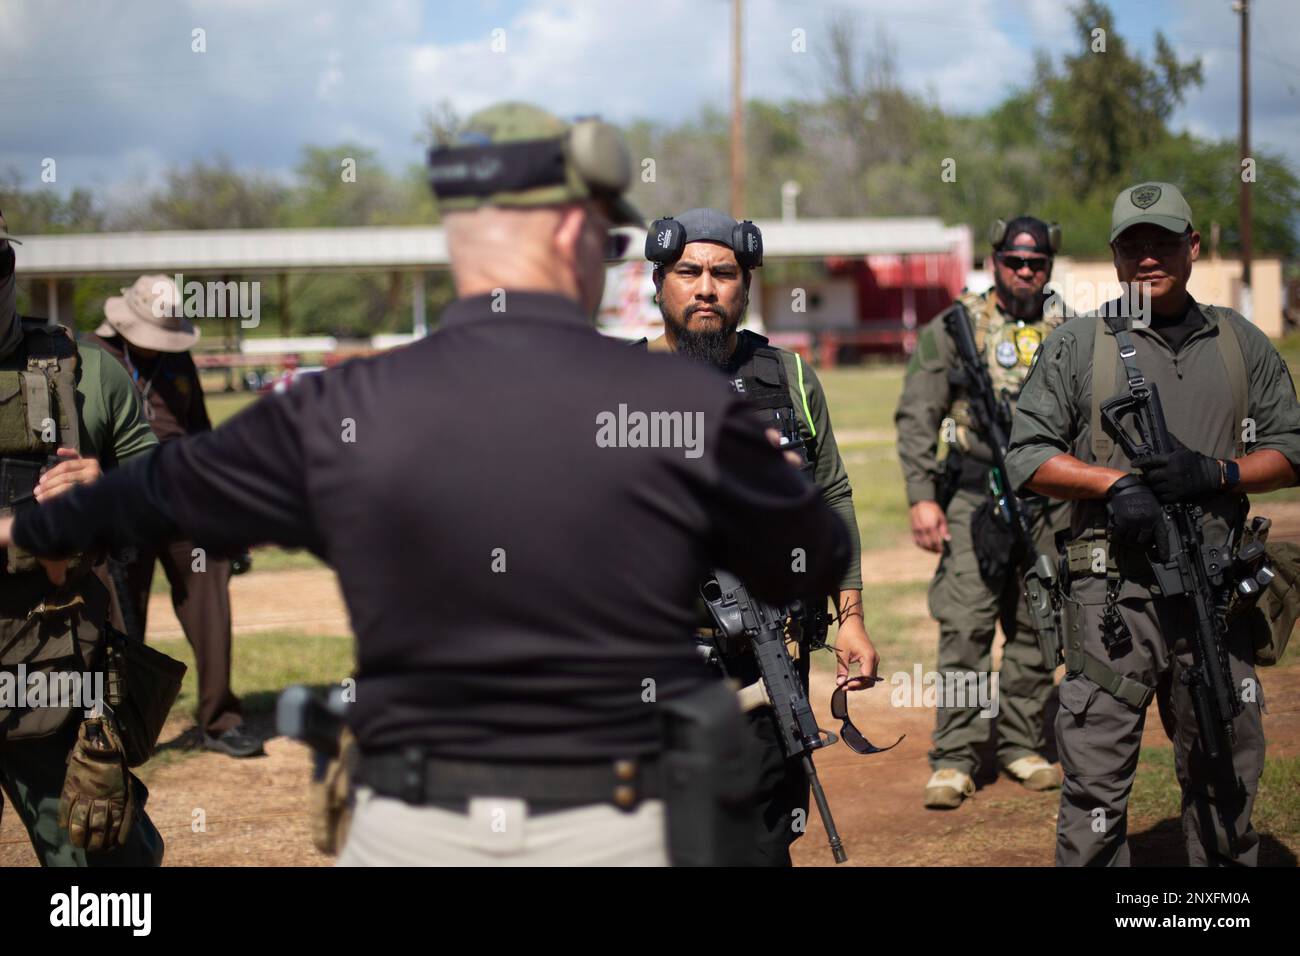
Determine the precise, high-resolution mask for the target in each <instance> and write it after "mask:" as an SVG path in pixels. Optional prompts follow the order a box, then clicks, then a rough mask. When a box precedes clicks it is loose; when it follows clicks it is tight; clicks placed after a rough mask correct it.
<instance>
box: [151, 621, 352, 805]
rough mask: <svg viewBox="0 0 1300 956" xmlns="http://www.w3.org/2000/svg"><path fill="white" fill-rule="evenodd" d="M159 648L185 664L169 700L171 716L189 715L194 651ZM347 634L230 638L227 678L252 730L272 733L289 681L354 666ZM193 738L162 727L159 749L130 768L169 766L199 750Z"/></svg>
mask: <svg viewBox="0 0 1300 956" xmlns="http://www.w3.org/2000/svg"><path fill="white" fill-rule="evenodd" d="M153 646H154V647H155V648H156V649H157V650H160V651H162V652H163V653H164V654H167V655H169V656H170V657H174V658H176V659H177V660H179V661H182V662H183V663H184V664H185V665H186V668H187V670H186V671H185V679H184V681H183V682H182V683H181V692H180V695H179V696H178V697H177V698H176V703H175V704H174V705H172V716H173V717H177V716H180V717H182V718H184V719H186V720H187V721H188V720H191V719H192V718H193V716H194V712H195V709H196V708H197V706H198V673H197V671H196V670H195V667H194V654H193V652H192V651H191V650H190V646H189V644H188V643H186V642H185V641H183V640H181V641H159V642H157V643H155V644H154V645H153ZM355 667H356V665H355V656H354V650H353V641H352V638H351V637H323V636H317V635H303V634H294V633H283V632H277V631H271V632H267V633H265V634H256V635H249V636H246V637H238V638H236V639H235V647H234V655H233V659H232V661H231V674H230V683H231V687H232V689H233V690H234V692H235V693H236V694H237V695H239V697H240V698H241V699H242V703H243V713H244V717H245V718H246V720H247V721H248V723H249V724H250V725H251V727H252V729H253V730H254V731H255V732H258V733H261V734H262V735H263V736H270V735H271V734H272V733H273V729H272V723H271V716H270V715H271V714H273V713H274V712H275V702H276V699H277V698H278V697H279V695H280V692H281V691H282V690H284V689H285V688H286V687H288V686H289V685H290V684H307V685H309V686H312V687H317V688H324V687H327V686H332V685H335V684H338V683H339V682H340V681H342V680H343V679H344V678H345V677H348V676H350V675H351V674H352V673H353V672H354V670H355ZM197 743H198V741H197V739H196V737H195V736H194V735H193V734H192V733H191V734H183V735H182V736H180V737H177V738H175V739H171V737H170V735H169V733H168V732H167V731H164V732H163V739H162V740H161V741H160V745H161V747H162V749H160V750H159V751H158V752H157V753H156V754H155V755H154V756H153V757H152V758H151V759H150V760H149V761H148V763H146V764H144V765H143V766H142V767H140V768H139V769H138V770H137V771H136V773H137V774H138V775H139V776H140V778H141V779H142V780H144V782H145V783H148V782H149V780H150V779H151V778H152V776H153V775H154V774H155V773H157V772H158V771H159V770H161V769H162V768H164V767H168V766H172V765H174V764H176V763H179V762H181V761H183V760H186V759H188V758H189V757H192V756H194V755H195V754H198V753H201V752H202V751H201V750H199V749H197Z"/></svg>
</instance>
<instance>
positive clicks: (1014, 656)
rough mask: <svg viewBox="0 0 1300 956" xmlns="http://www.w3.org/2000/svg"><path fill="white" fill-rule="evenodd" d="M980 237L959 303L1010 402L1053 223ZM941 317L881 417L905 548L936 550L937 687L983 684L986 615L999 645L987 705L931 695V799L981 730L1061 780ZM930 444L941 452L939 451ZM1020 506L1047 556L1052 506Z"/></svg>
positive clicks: (1015, 761) (987, 449) (1002, 534)
mask: <svg viewBox="0 0 1300 956" xmlns="http://www.w3.org/2000/svg"><path fill="white" fill-rule="evenodd" d="M990 240H991V245H992V249H991V255H990V256H989V258H988V263H989V268H990V270H991V271H992V273H993V288H991V289H990V290H988V291H987V292H985V293H983V294H981V295H975V294H972V293H964V294H963V295H962V297H961V303H962V304H963V305H965V307H966V312H967V314H968V315H969V316H970V321H971V323H972V324H973V326H974V328H973V329H972V333H973V336H974V340H975V347H976V351H977V352H978V353H980V354H981V355H982V356H983V358H984V360H985V361H986V362H987V364H988V369H989V376H990V378H991V380H992V382H993V386H994V390H995V393H996V397H997V398H998V399H1001V398H1002V397H1004V396H1005V397H1006V398H1007V399H1008V400H1009V401H1010V402H1011V403H1013V405H1014V402H1015V399H1016V396H1017V394H1018V393H1019V392H1020V387H1021V384H1022V383H1023V382H1024V380H1025V376H1026V375H1028V374H1029V369H1030V366H1031V365H1032V364H1033V361H1034V357H1035V355H1036V354H1037V352H1038V349H1039V346H1040V345H1041V343H1042V341H1043V339H1044V337H1045V336H1046V335H1047V334H1048V332H1050V331H1051V329H1053V328H1055V327H1056V325H1058V324H1059V323H1060V321H1061V320H1060V318H1059V316H1058V315H1054V314H1053V315H1049V314H1046V305H1047V301H1048V295H1047V292H1046V286H1047V281H1048V279H1049V278H1051V274H1052V262H1053V259H1054V257H1055V255H1056V251H1057V247H1058V246H1059V244H1060V229H1059V228H1058V227H1056V226H1055V225H1050V226H1049V225H1048V224H1047V223H1045V222H1043V221H1042V220H1041V219H1035V218H1034V217H1032V216H1020V217H1018V218H1016V219H1012V220H1011V221H1010V222H1007V221H1005V220H1001V219H1000V220H998V221H997V222H996V223H994V225H993V228H992V230H991V231H990ZM1054 311H1055V310H1054ZM945 317H946V312H945V313H943V314H940V315H939V316H938V317H937V318H936V319H934V320H933V321H931V322H930V323H929V324H927V325H926V326H925V327H924V328H923V329H922V330H921V332H920V334H919V335H918V337H917V344H916V350H915V351H914V352H913V353H912V358H911V361H910V362H909V363H908V367H907V377H906V379H905V381H904V385H903V393H902V396H901V397H900V398H899V401H898V409H897V411H896V413H895V416H894V420H895V423H896V425H897V428H898V457H899V461H900V462H901V463H902V466H903V477H904V479H905V481H906V487H907V500H908V504H909V506H910V508H911V522H912V538H913V540H914V541H915V543H916V545H917V547H919V548H922V549H924V550H926V551H932V552H934V553H936V554H939V555H941V557H940V559H939V566H938V569H937V570H936V571H935V575H934V579H933V580H932V581H931V583H930V613H931V614H932V615H934V617H935V619H936V620H937V621H938V622H939V660H938V670H939V673H940V674H943V675H945V682H944V686H945V687H947V686H951V685H952V682H953V681H958V680H963V679H964V680H967V681H969V680H970V678H967V677H965V676H964V675H974V678H975V682H976V683H975V686H978V680H979V678H980V677H981V676H983V677H984V678H985V679H986V681H987V683H986V684H985V686H986V687H990V688H992V687H993V686H994V685H993V683H992V677H991V672H992V667H993V664H992V650H993V636H994V631H995V629H996V627H997V625H998V624H999V623H1000V624H1001V625H1002V631H1003V633H1004V634H1005V635H1006V643H1005V645H1004V647H1003V651H1002V666H1001V670H1000V671H999V673H998V681H997V684H996V693H997V695H998V707H997V709H996V711H992V710H991V708H990V706H989V703H990V702H989V701H988V700H980V699H978V695H977V694H975V693H971V694H965V693H963V694H962V695H960V696H958V695H954V696H953V697H952V698H951V699H947V698H941V699H940V700H939V701H938V708H937V715H936V720H935V730H934V747H933V749H932V750H931V751H930V754H929V758H930V767H931V770H932V774H931V776H930V779H929V781H928V782H927V783H926V786H925V797H924V801H925V805H926V806H927V807H929V808H931V809H936V810H939V809H953V808H956V807H958V806H960V805H961V803H962V801H963V800H964V799H965V798H966V797H968V796H970V795H972V794H973V793H974V792H975V781H974V778H975V773H976V771H977V770H978V767H979V750H980V748H981V746H982V745H983V744H984V743H985V742H986V741H987V740H988V739H989V738H990V736H991V735H992V734H993V733H995V732H996V735H997V759H998V763H999V764H1000V765H1001V767H1002V769H1003V770H1005V771H1006V772H1007V773H1008V774H1009V775H1010V776H1011V777H1013V778H1014V779H1016V780H1017V781H1019V782H1020V783H1021V784H1022V785H1023V786H1025V787H1028V788H1029V789H1030V790H1050V789H1052V788H1053V787H1057V786H1059V785H1060V779H1061V778H1060V772H1059V771H1058V770H1057V769H1056V767H1054V766H1053V765H1052V764H1051V763H1049V762H1048V760H1047V758H1046V756H1045V752H1046V745H1047V741H1046V736H1045V720H1044V712H1045V711H1046V708H1047V702H1048V698H1049V697H1050V696H1051V692H1052V684H1053V682H1052V672H1051V670H1049V669H1048V668H1047V666H1046V664H1045V663H1044V662H1043V655H1042V652H1041V651H1040V649H1039V644H1038V640H1037V636H1036V633H1035V631H1034V627H1033V621H1032V619H1031V618H1030V616H1029V611H1028V608H1027V606H1026V605H1025V602H1024V601H1023V600H1022V596H1021V583H1020V574H1019V571H1020V562H1021V561H1022V560H1023V558H1024V556H1023V555H1020V554H1019V553H1018V552H1017V550H1016V548H1015V540H1014V536H1013V534H1012V532H1011V531H1010V529H1008V528H1005V527H1004V526H1003V525H1001V524H1000V519H998V518H997V517H995V516H994V511H993V497H992V495H991V494H990V490H989V472H990V466H991V465H992V463H993V460H994V456H993V450H992V447H991V445H990V441H991V439H990V437H989V436H988V435H987V434H984V433H983V430H982V429H981V428H980V427H979V426H978V424H977V421H976V417H975V416H974V415H973V414H972V411H971V402H970V399H969V396H968V395H967V394H966V392H965V390H964V388H963V387H962V386H961V385H958V384H954V381H953V379H954V377H955V375H954V373H956V372H958V370H959V369H960V367H961V361H960V359H959V356H958V353H957V348H956V345H955V343H954V340H953V338H952V336H951V335H950V334H949V333H948V331H947V328H946V326H945ZM941 442H942V443H944V444H946V447H947V452H948V454H947V457H946V459H945V460H944V461H943V462H942V463H941V462H940V456H939V448H940V443H941ZM1025 509H1026V512H1027V515H1028V517H1029V519H1030V530H1031V532H1032V533H1033V535H1034V539H1035V547H1036V548H1037V549H1038V550H1039V552H1040V553H1044V554H1048V555H1052V554H1054V553H1055V551H1054V546H1053V536H1054V532H1055V530H1056V529H1057V528H1059V527H1061V526H1062V525H1063V523H1064V520H1065V516H1064V509H1063V508H1062V507H1060V506H1055V507H1053V506H1050V505H1049V503H1048V502H1047V501H1046V500H1045V499H1038V500H1037V501H1035V502H1026V503H1025ZM948 675H952V678H951V681H950V680H949V679H948ZM990 693H991V692H990ZM994 715H996V725H994V719H993V718H994Z"/></svg>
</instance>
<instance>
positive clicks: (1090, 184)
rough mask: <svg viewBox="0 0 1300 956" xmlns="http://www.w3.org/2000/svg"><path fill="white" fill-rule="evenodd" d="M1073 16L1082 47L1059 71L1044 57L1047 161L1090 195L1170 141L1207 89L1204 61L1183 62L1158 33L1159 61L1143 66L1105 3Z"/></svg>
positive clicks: (1088, 2) (1041, 80)
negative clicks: (1198, 91) (1172, 124)
mask: <svg viewBox="0 0 1300 956" xmlns="http://www.w3.org/2000/svg"><path fill="white" fill-rule="evenodd" d="M1072 13H1073V16H1074V27H1075V31H1076V35H1077V38H1078V40H1079V42H1080V43H1081V45H1082V49H1081V50H1080V52H1078V53H1075V54H1074V55H1072V56H1067V57H1066V58H1065V62H1064V65H1063V66H1062V68H1061V69H1060V70H1059V71H1058V70H1056V69H1055V68H1053V67H1052V66H1051V61H1050V60H1048V59H1046V58H1042V57H1040V58H1039V61H1038V78H1037V82H1038V85H1039V86H1041V87H1042V88H1043V90H1044V91H1045V93H1046V96H1047V100H1048V105H1047V110H1046V115H1045V122H1044V126H1045V129H1044V132H1045V133H1046V136H1045V145H1046V146H1047V155H1049V156H1051V157H1053V159H1054V162H1055V164H1056V165H1057V166H1058V168H1059V172H1060V173H1061V174H1062V175H1063V176H1065V177H1068V180H1069V182H1070V183H1071V186H1072V188H1074V189H1077V190H1078V191H1080V192H1082V193H1084V194H1090V193H1092V192H1094V191H1097V190H1102V189H1106V188H1110V187H1112V186H1115V185H1116V184H1117V183H1118V181H1119V180H1120V179H1121V178H1123V176H1124V174H1125V173H1126V172H1127V171H1128V170H1129V169H1130V168H1131V165H1132V162H1133V160H1134V158H1135V157H1136V156H1137V155H1138V154H1139V153H1141V152H1142V151H1144V150H1147V149H1150V148H1151V147H1153V146H1156V145H1158V144H1159V143H1161V142H1162V141H1163V140H1164V138H1165V137H1166V136H1167V135H1168V134H1167V127H1166V122H1167V121H1168V119H1169V116H1170V115H1171V114H1172V113H1173V111H1174V109H1175V108H1176V107H1177V106H1178V104H1179V103H1181V102H1182V100H1183V97H1184V95H1185V94H1186V91H1187V89H1188V88H1189V87H1191V86H1195V85H1200V83H1201V61H1200V59H1199V58H1197V59H1194V60H1191V61H1188V62H1182V61H1180V60H1179V59H1178V57H1177V55H1176V54H1175V53H1174V51H1173V48H1172V47H1170V45H1169V42H1168V41H1167V40H1166V39H1165V37H1164V35H1163V34H1162V33H1156V38H1155V45H1156V54H1155V62H1154V63H1153V64H1148V63H1146V62H1144V61H1143V60H1142V59H1141V58H1140V57H1138V56H1137V55H1135V54H1134V53H1131V52H1130V51H1129V48H1128V44H1127V43H1126V42H1125V41H1124V38H1123V37H1121V36H1120V35H1119V34H1118V33H1117V32H1116V30H1115V18H1114V15H1113V14H1112V13H1111V11H1110V8H1109V7H1107V6H1106V4H1104V3H1102V2H1100V0H1084V2H1083V3H1081V4H1080V5H1079V6H1078V7H1075V8H1074V10H1073V11H1072Z"/></svg>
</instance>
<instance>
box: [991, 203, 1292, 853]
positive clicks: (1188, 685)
mask: <svg viewBox="0 0 1300 956" xmlns="http://www.w3.org/2000/svg"><path fill="white" fill-rule="evenodd" d="M1200 244H1201V237H1200V234H1199V233H1198V232H1197V231H1196V230H1195V228H1194V226H1193V225H1192V211H1191V209H1190V207H1189V206H1188V204H1187V201H1186V200H1185V199H1184V198H1183V195H1182V193H1181V192H1180V191H1179V189H1178V187H1177V186H1174V185H1172V184H1170V183H1164V182H1147V183H1139V184H1137V185H1135V186H1131V187H1129V188H1127V189H1124V190H1123V191H1122V192H1121V193H1120V194H1119V196H1118V197H1117V198H1116V200H1115V205H1114V209H1113V212H1112V215H1111V250H1112V252H1113V254H1114V261H1115V270H1116V273H1117V275H1118V277H1119V280H1120V282H1121V284H1123V285H1125V286H1126V287H1128V288H1129V289H1131V290H1136V291H1137V292H1138V293H1140V298H1141V299H1143V300H1145V301H1146V302H1147V304H1146V305H1143V306H1142V307H1141V308H1140V309H1134V308H1132V307H1129V306H1127V305H1126V302H1131V301H1132V299H1133V297H1132V296H1125V297H1124V298H1122V299H1121V300H1118V301H1117V302H1111V303H1107V304H1106V305H1105V306H1103V308H1102V309H1101V314H1100V315H1092V316H1081V317H1079V318H1075V319H1072V320H1071V321H1069V322H1066V323H1065V324H1064V325H1062V326H1061V327H1060V328H1058V329H1057V330H1056V331H1055V332H1053V333H1052V334H1051V335H1050V336H1049V337H1048V339H1047V341H1046V342H1045V343H1044V344H1043V346H1042V349H1041V350H1040V354H1039V357H1038V361H1037V362H1036V363H1035V364H1034V367H1033V369H1032V370H1031V371H1030V374H1029V377H1028V379H1027V380H1026V382H1025V385H1024V388H1023V390H1022V391H1021V393H1020V402H1019V404H1018V406H1017V410H1016V417H1015V424H1014V427H1013V429H1012V434H1011V450H1010V452H1009V454H1008V456H1007V467H1008V470H1009V471H1010V474H1011V480H1012V483H1013V484H1014V485H1015V486H1016V487H1017V489H1028V490H1031V491H1035V492H1037V493H1039V494H1044V495H1049V496H1051V497H1053V498H1060V499H1067V500H1070V501H1071V502H1072V505H1073V506H1072V510H1071V528H1070V535H1071V541H1070V543H1069V544H1068V546H1067V548H1066V555H1067V559H1068V560H1067V564H1068V576H1067V577H1068V580H1067V581H1066V582H1064V584H1063V594H1062V606H1063V611H1064V621H1063V629H1062V631H1063V635H1064V641H1065V647H1064V656H1065V665H1066V677H1065V680H1064V681H1063V682H1062V684H1061V687H1060V699H1061V708H1060V711H1059V713H1058V715H1057V719H1056V739H1057V744H1058V748H1059V750H1060V755H1061V765H1062V768H1063V769H1064V771H1065V781H1064V784H1063V785H1062V790H1061V807H1060V813H1059V815H1058V818H1057V841H1056V862H1057V864H1058V865H1072V866H1077V865H1099V866H1100V865H1106V866H1125V865H1128V863H1129V849H1128V843H1127V839H1126V835H1127V809H1128V797H1129V793H1130V791H1131V790H1132V787H1133V778H1134V774H1135V773H1136V770H1137V764H1138V750H1139V747H1140V745H1141V740H1142V731H1143V725H1144V724H1145V722H1146V711H1147V706H1148V705H1149V704H1150V702H1151V700H1152V699H1153V698H1154V699H1155V700H1156V702H1157V705H1158V708H1159V712H1160V718H1161V721H1162V723H1163V725H1164V728H1165V731H1166V733H1167V734H1168V735H1169V737H1170V739H1171V740H1172V741H1173V746H1174V767H1175V772H1176V773H1177V776H1178V783H1179V786H1180V787H1181V788H1182V794H1183V806H1182V828H1183V838H1184V840H1185V842H1186V846H1187V854H1188V860H1189V862H1190V863H1191V864H1193V865H1228V864H1233V863H1235V864H1242V865H1254V864H1255V862H1256V861H1257V858H1258V854H1259V834H1258V833H1257V832H1256V831H1255V830H1254V829H1253V828H1252V827H1251V824H1250V817H1251V810H1252V807H1253V805H1254V801H1255V794H1256V792H1257V788H1258V784H1259V777H1260V772H1261V770H1262V769H1263V765H1264V736H1263V731H1262V727H1261V722H1260V707H1261V703H1262V699H1263V692H1262V689H1261V688H1260V687H1259V680H1258V677H1257V675H1256V673H1255V650H1254V643H1253V640H1252V631H1253V628H1252V627H1250V626H1249V622H1250V621H1251V617H1250V615H1242V616H1239V617H1235V618H1232V619H1231V622H1230V624H1229V626H1228V628H1227V631H1226V634H1224V635H1223V636H1222V637H1221V643H1222V644H1223V653H1222V654H1221V655H1220V654H1215V657H1216V658H1218V659H1219V666H1220V667H1221V668H1222V670H1223V672H1224V673H1225V674H1226V682H1225V686H1227V687H1228V688H1229V690H1228V691H1227V692H1226V693H1225V699H1226V702H1227V704H1228V707H1227V710H1228V711H1230V712H1229V713H1225V714H1223V719H1224V720H1225V721H1228V720H1230V721H1231V729H1232V741H1231V743H1230V744H1227V745H1224V749H1223V751H1222V753H1223V757H1222V758H1221V759H1220V760H1211V759H1210V758H1209V756H1208V748H1207V744H1208V743H1209V742H1207V741H1206V740H1205V739H1203V738H1202V731H1201V730H1200V728H1199V727H1198V721H1197V714H1196V710H1195V708H1194V707H1193V691H1194V690H1195V689H1196V688H1198V687H1202V686H1205V684H1204V681H1205V680H1206V679H1207V676H1208V672H1207V671H1206V669H1205V667H1204V666H1201V662H1198V661H1196V660H1195V658H1194V652H1193V648H1192V645H1191V643H1190V640H1191V636H1192V634H1193V633H1194V618H1193V616H1192V611H1191V601H1190V599H1189V597H1188V596H1186V595H1181V596H1180V595H1179V594H1178V591H1177V590H1173V596H1166V595H1165V594H1164V591H1163V589H1162V588H1161V587H1160V586H1159V585H1157V584H1156V580H1155V573H1156V571H1155V568H1154V566H1153V563H1152V556H1153V554H1156V553H1157V545H1158V544H1159V545H1160V546H1161V547H1162V548H1163V549H1164V550H1166V551H1168V550H1169V543H1168V542H1169V538H1168V536H1167V529H1168V527H1169V526H1168V525H1166V524H1165V521H1166V512H1165V510H1164V508H1165V506H1168V505H1175V504H1178V505H1194V506H1196V507H1197V508H1199V509H1200V516H1199V517H1197V518H1195V523H1196V524H1198V525H1199V533H1200V535H1201V536H1202V538H1203V545H1202V546H1201V548H1200V552H1201V553H1200V554H1193V555H1192V557H1191V560H1194V561H1198V562H1201V563H1203V565H1204V566H1205V567H1206V568H1207V578H1208V576H1209V573H1210V572H1212V571H1216V570H1222V569H1224V567H1225V564H1227V563H1226V562H1225V561H1224V553H1225V551H1226V552H1227V553H1228V554H1232V553H1234V552H1236V551H1237V550H1238V549H1239V548H1240V546H1241V544H1242V538H1243V528H1244V526H1245V523H1246V512H1247V508H1248V502H1247V499H1246V495H1247V494H1251V493H1259V492H1265V491H1271V490H1273V489H1275V488H1283V487H1287V486H1289V485H1294V484H1295V483H1296V475H1297V473H1300V405H1298V404H1297V402H1296V395H1295V388H1294V386H1293V385H1292V382H1291V376H1290V374H1289V372H1288V371H1287V368H1286V365H1285V364H1284V363H1283V361H1282V358H1281V357H1280V356H1279V355H1278V353H1277V350H1276V349H1274V348H1273V346H1272V345H1271V344H1270V342H1269V341H1268V339H1267V338H1266V337H1265V336H1264V334H1263V333H1261V332H1260V331H1259V330H1258V329H1257V328H1255V326H1253V325H1252V324H1251V323H1250V322H1248V321H1247V320H1246V319H1244V318H1242V316H1241V315H1239V314H1238V313H1237V312H1235V311H1233V310H1232V309H1229V308H1226V307H1223V306H1210V305H1202V304H1200V303H1198V302H1196V301H1195V300H1194V299H1193V298H1192V296H1191V295H1190V294H1189V293H1188V291H1187V280H1188V277H1189V276H1190V275H1191V271H1192V264H1193V263H1194V262H1195V261H1196V259H1197V257H1198V256H1199V255H1200ZM1148 297H1149V298H1148ZM1152 385H1154V386H1155V387H1156V389H1157V392H1158V395H1159V398H1160V401H1161V405H1162V406H1163V409H1164V417H1165V420H1166V424H1167V428H1168V431H1169V433H1170V435H1171V439H1172V441H1171V444H1172V445H1173V446H1174V448H1175V450H1174V451H1173V452H1172V453H1167V454H1153V455H1142V454H1139V452H1138V450H1137V449H1136V448H1135V449H1134V454H1136V455H1138V457H1137V459H1136V460H1130V458H1129V457H1128V456H1127V454H1126V453H1125V446H1124V443H1123V436H1121V435H1119V434H1118V433H1117V432H1116V430H1115V428H1114V427H1113V426H1112V424H1111V423H1110V421H1109V420H1108V419H1107V418H1106V417H1105V415H1104V414H1103V409H1102V403H1103V402H1105V401H1106V400H1108V399H1110V398H1111V397H1112V396H1116V395H1119V396H1124V397H1125V398H1126V399H1128V400H1130V401H1133V402H1135V403H1140V402H1142V401H1144V400H1145V399H1146V397H1148V394H1149V393H1148V392H1147V391H1146V390H1147V389H1148V388H1149V387H1150V386H1152ZM1127 427H1129V428H1131V427H1132V425H1131V423H1130V424H1129V426H1127ZM1157 560H1158V559H1157ZM1227 567H1228V569H1229V570H1232V573H1227V572H1226V571H1225V572H1224V573H1222V574H1220V575H1219V577H1220V578H1221V580H1222V582H1223V583H1222V585H1220V584H1217V583H1214V582H1213V579H1211V583H1212V587H1210V588H1209V590H1211V591H1212V592H1213V593H1210V594H1204V595H1202V597H1204V598H1205V599H1206V600H1207V601H1209V602H1210V604H1211V608H1212V610H1213V611H1214V612H1215V613H1219V612H1222V610H1223V609H1224V608H1225V607H1226V605H1227V601H1228V596H1229V592H1230V591H1231V589H1232V588H1233V587H1235V586H1236V583H1237V581H1236V579H1235V578H1234V577H1233V574H1235V573H1236V572H1235V570H1233V566H1232V565H1227ZM1216 732H1217V730H1216Z"/></svg>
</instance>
